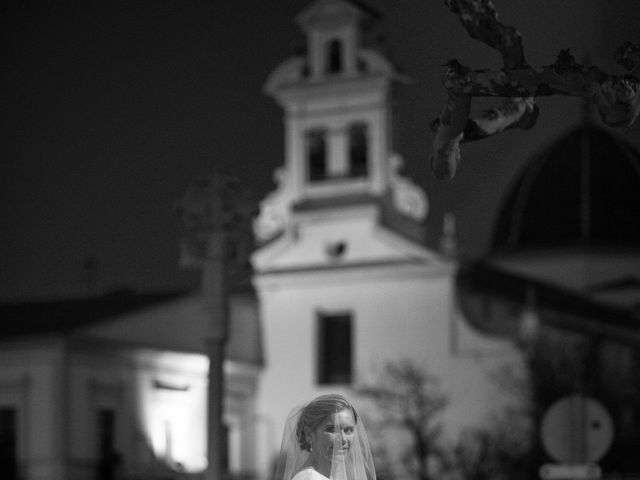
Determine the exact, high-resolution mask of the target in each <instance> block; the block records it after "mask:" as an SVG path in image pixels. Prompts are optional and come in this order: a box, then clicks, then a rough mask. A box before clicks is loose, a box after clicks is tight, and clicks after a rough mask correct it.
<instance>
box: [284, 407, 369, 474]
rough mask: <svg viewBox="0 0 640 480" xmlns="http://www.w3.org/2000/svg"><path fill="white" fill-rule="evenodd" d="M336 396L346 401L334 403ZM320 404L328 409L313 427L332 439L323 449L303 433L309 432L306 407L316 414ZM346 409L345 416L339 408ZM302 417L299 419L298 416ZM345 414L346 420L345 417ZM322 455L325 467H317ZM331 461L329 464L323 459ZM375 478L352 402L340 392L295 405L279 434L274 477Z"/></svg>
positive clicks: (364, 433)
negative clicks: (318, 458)
mask: <svg viewBox="0 0 640 480" xmlns="http://www.w3.org/2000/svg"><path fill="white" fill-rule="evenodd" d="M334 398H338V399H340V400H341V401H344V402H345V403H344V404H343V403H339V404H338V406H335V405H334V404H333V403H332V402H333V401H334ZM318 405H321V407H320V408H324V409H331V410H330V411H329V410H328V411H327V413H326V415H324V417H323V418H324V423H322V424H321V425H319V427H318V426H316V425H312V426H313V427H314V428H321V429H324V431H329V430H331V433H330V434H325V436H326V438H330V439H331V443H330V444H329V445H328V447H326V448H325V449H322V450H323V452H328V453H323V452H319V451H318V450H320V448H316V449H315V450H314V446H313V445H311V444H309V442H308V441H307V440H306V436H307V434H308V433H309V430H310V428H311V427H310V426H309V421H308V417H309V409H314V410H315V412H316V417H317V416H318V415H317V412H318V411H322V410H318ZM344 411H348V412H349V414H348V415H347V416H345V415H344V414H342V415H340V414H339V413H340V412H344ZM301 418H302V420H301ZM345 418H346V420H345ZM321 454H322V456H323V458H324V459H325V460H324V462H325V463H324V467H325V468H318V462H317V458H316V457H318V456H319V455H321ZM327 462H330V464H331V465H330V468H329V467H327V466H326V463H327ZM296 475H297V478H296V479H295V480H316V479H317V480H323V479H326V478H329V479H330V480H376V473H375V467H374V463H373V457H372V455H371V449H370V447H369V441H368V439H367V435H366V432H365V429H364V425H363V422H362V418H360V416H359V415H358V413H357V412H356V410H355V408H354V407H353V405H352V404H351V403H350V402H348V401H347V400H346V399H344V397H342V396H340V395H333V396H332V395H325V396H321V397H318V398H316V399H314V400H312V401H311V402H309V403H307V404H305V405H302V406H298V407H296V408H294V409H293V410H292V411H291V413H290V414H289V416H288V417H287V421H286V424H285V428H284V433H283V436H282V445H281V449H280V456H279V458H278V463H277V468H276V477H275V480H292V479H294V477H296Z"/></svg>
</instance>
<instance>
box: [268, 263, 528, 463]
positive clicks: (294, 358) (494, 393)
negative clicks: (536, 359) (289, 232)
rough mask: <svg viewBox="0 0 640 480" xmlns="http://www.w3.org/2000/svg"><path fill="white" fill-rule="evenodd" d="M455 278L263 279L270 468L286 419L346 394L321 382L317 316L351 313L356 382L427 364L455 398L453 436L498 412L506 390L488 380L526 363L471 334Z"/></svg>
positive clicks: (448, 274)
mask: <svg viewBox="0 0 640 480" xmlns="http://www.w3.org/2000/svg"><path fill="white" fill-rule="evenodd" d="M452 278H453V269H452V268H443V267H442V265H440V266H438V267H436V268H434V267H431V266H429V265H426V264H413V265H407V264H405V265H396V266H386V267H385V266H379V267H368V268H361V269H345V270H342V271H341V270H333V271H324V272H318V271H310V272H306V273H297V274H296V273H290V274H287V275H285V274H280V275H272V276H271V277H269V276H263V277H258V280H257V284H258V286H259V291H260V300H261V307H262V315H263V328H264V342H265V345H266V352H265V357H266V370H265V372H264V375H263V376H262V379H261V388H260V391H259V413H260V414H262V415H265V416H268V417H269V418H270V422H271V424H272V425H273V428H272V431H271V435H272V436H271V438H269V439H268V441H267V443H266V444H264V445H262V451H261V452H262V455H263V457H262V459H261V460H262V462H263V465H264V466H265V468H266V466H267V465H268V462H269V460H270V456H271V455H273V454H274V453H276V451H277V448H278V447H279V445H280V440H281V438H280V436H281V435H282V430H283V426H284V421H285V419H286V416H287V414H288V413H289V411H290V410H291V409H292V408H293V407H294V406H296V405H297V404H299V403H302V402H305V401H308V400H310V399H311V398H313V397H315V396H316V395H318V394H320V393H324V392H327V391H336V390H337V391H340V390H341V389H340V388H336V387H335V386H323V387H318V385H316V382H315V378H316V365H315V361H316V346H317V345H316V339H315V337H316V335H315V328H316V321H315V320H316V312H317V311H320V310H322V311H329V312H331V311H350V312H352V314H353V319H354V340H353V341H354V347H355V352H354V362H355V365H354V368H355V370H356V379H355V381H356V382H364V381H367V380H372V379H375V378H376V372H377V371H378V370H379V369H380V368H381V367H382V366H383V365H384V364H385V362H386V361H388V360H398V359H403V358H408V359H411V360H412V361H414V362H417V363H419V364H421V365H424V366H425V367H426V368H427V370H428V371H429V372H430V373H432V374H435V375H437V376H439V377H440V378H441V381H442V386H443V390H444V391H445V392H447V393H448V394H449V395H450V396H451V403H450V405H449V407H448V408H447V414H446V417H447V427H448V429H449V430H450V431H451V432H456V431H458V430H459V429H460V428H462V427H464V426H467V425H472V424H478V423H481V422H482V421H483V420H485V419H486V417H487V415H488V414H489V413H490V412H491V411H493V410H494V409H496V408H498V407H499V405H500V401H499V399H500V391H499V390H497V389H496V387H495V385H493V384H492V383H491V381H490V380H489V379H488V377H487V374H488V373H489V372H492V371H495V370H496V369H497V368H498V367H499V366H500V365H501V364H503V363H505V362H511V361H517V360H518V359H519V355H518V353H517V352H516V351H515V349H514V348H513V347H511V346H510V345H509V344H507V343H503V342H498V341H495V340H491V339H488V338H483V337H481V336H479V335H478V334H476V333H475V332H473V331H471V330H470V329H469V327H467V326H466V324H465V323H464V321H463V319H461V318H460V313H459V312H458V311H457V310H456V309H455V305H454V300H453V298H452ZM454 333H455V335H454ZM452 434H453V433H452Z"/></svg>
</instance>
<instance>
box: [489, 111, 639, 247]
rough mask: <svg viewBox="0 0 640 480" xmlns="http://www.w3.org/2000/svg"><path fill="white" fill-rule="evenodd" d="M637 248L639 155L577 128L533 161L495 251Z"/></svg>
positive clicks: (513, 193) (502, 221)
mask: <svg viewBox="0 0 640 480" xmlns="http://www.w3.org/2000/svg"><path fill="white" fill-rule="evenodd" d="M623 245H625V246H626V245H628V246H631V247H636V248H637V247H639V246H640V153H638V152H637V151H635V150H634V149H633V147H632V146H630V145H629V144H627V143H625V142H623V141H622V140H620V139H618V138H617V137H615V136H614V135H613V134H612V133H610V132H609V131H606V130H603V129H601V128H598V127H595V126H593V125H589V124H587V125H584V126H581V127H579V128H575V129H573V130H571V131H569V132H568V133H567V134H565V135H563V136H562V137H561V138H560V139H558V140H557V141H555V142H553V144H552V145H551V146H549V147H548V148H547V149H546V150H544V151H543V152H542V153H540V154H538V155H536V156H534V157H533V158H532V159H531V160H530V161H529V162H528V163H527V164H526V165H525V167H524V169H523V170H522V172H521V173H520V174H519V175H518V177H517V178H516V180H515V182H514V183H513V184H512V186H511V188H510V190H509V193H508V195H507V196H506V197H505V200H504V202H503V206H502V209H501V210H500V213H499V215H498V220H497V223H496V228H495V231H494V237H493V242H492V249H493V250H494V251H514V250H522V249H530V248H545V247H558V246H563V247H566V246H581V247H603V246H606V247H617V246H623Z"/></svg>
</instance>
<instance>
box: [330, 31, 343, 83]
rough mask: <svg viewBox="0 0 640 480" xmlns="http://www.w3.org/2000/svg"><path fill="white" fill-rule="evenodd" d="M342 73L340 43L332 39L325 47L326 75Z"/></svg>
mask: <svg viewBox="0 0 640 480" xmlns="http://www.w3.org/2000/svg"><path fill="white" fill-rule="evenodd" d="M341 71H342V42H341V41H340V40H338V39H337V38H334V39H333V40H331V41H330V42H329V44H328V45H327V73H328V74H332V73H340V72H341Z"/></svg>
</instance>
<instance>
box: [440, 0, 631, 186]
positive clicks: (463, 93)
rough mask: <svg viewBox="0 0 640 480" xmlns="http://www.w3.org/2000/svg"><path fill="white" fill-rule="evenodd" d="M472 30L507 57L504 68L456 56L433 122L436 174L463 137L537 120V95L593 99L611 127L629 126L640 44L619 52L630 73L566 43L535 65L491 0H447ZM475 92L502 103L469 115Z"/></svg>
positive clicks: (453, 162)
mask: <svg viewBox="0 0 640 480" xmlns="http://www.w3.org/2000/svg"><path fill="white" fill-rule="evenodd" d="M445 4H446V6H447V7H448V8H449V9H450V10H451V11H452V12H453V13H455V14H456V15H457V16H458V18H459V19H460V22H461V23H462V26H463V27H464V28H465V29H466V31H467V33H468V34H469V35H470V36H471V37H472V38H474V39H477V40H479V41H481V42H483V43H485V44H487V45H488V46H490V47H492V48H495V49H496V50H497V51H498V52H499V53H500V54H501V56H502V60H503V66H502V69H500V70H472V69H470V68H467V67H465V66H463V65H461V64H460V63H459V62H458V61H457V60H455V59H453V60H451V61H450V62H449V63H448V65H447V69H446V72H445V74H444V79H443V84H444V87H445V89H446V90H447V102H446V105H445V107H444V110H443V112H442V114H441V115H440V117H439V118H437V119H436V120H434V121H433V122H432V124H431V128H432V129H433V130H434V131H435V132H436V136H435V139H434V142H433V148H432V154H431V169H432V171H433V172H434V174H435V176H436V177H437V178H441V179H446V178H452V177H453V176H454V175H455V171H456V168H457V165H458V162H459V160H460V143H461V142H467V141H473V140H479V139H482V138H486V137H488V136H491V135H495V134H498V133H501V132H503V131H505V130H507V129H510V128H516V127H517V128H523V129H528V128H531V127H532V126H533V125H535V123H536V120H537V117H538V112H539V111H538V107H537V106H536V104H535V97H538V96H548V95H569V96H578V97H583V98H586V99H588V100H589V101H590V102H591V103H592V104H594V105H595V106H596V107H597V109H598V111H599V113H600V116H601V118H602V121H603V122H604V123H605V124H607V125H609V126H612V127H618V126H625V125H627V126H629V125H632V124H633V122H634V121H635V119H636V118H637V117H638V114H639V113H640V80H639V79H638V77H637V76H635V74H637V72H638V70H639V68H640V46H638V45H634V44H632V43H630V42H625V43H624V44H623V45H622V46H620V47H619V48H618V49H617V50H616V52H615V59H616V62H617V63H618V64H620V65H621V66H622V67H623V68H624V69H626V70H627V71H628V73H626V74H624V75H609V74H607V73H606V72H604V71H602V70H600V69H599V68H597V67H588V68H587V67H585V66H583V65H580V64H578V63H577V62H576V61H575V60H574V58H573V56H572V55H571V53H570V52H569V50H562V51H561V52H560V53H559V54H558V56H557V59H556V61H555V63H553V64H552V65H548V66H544V67H542V69H539V70H536V69H534V68H533V67H531V66H530V65H529V64H528V63H527V62H526V60H525V55H524V49H523V46H522V38H521V34H520V32H519V31H518V30H516V28H514V27H512V26H506V25H503V24H502V23H500V22H499V21H498V14H497V12H496V10H495V8H494V6H493V4H492V3H491V1H490V0H445ZM473 97H503V98H504V102H503V103H502V105H500V106H497V107H495V108H492V109H490V110H488V111H486V112H484V113H483V114H481V115H479V116H478V117H476V118H470V110H471V100H472V98H473Z"/></svg>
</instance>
